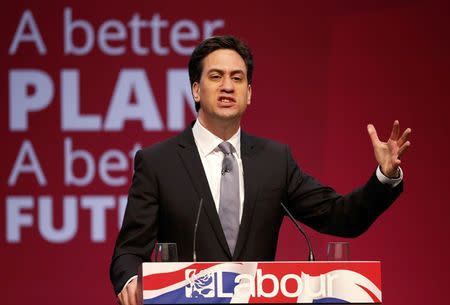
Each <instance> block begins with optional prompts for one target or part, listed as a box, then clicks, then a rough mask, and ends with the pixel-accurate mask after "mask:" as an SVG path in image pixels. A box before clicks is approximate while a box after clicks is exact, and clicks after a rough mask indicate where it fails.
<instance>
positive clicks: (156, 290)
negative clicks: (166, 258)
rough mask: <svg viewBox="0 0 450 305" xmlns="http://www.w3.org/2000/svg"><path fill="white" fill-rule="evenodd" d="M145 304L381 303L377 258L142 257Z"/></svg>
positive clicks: (143, 297) (141, 277)
mask: <svg viewBox="0 0 450 305" xmlns="http://www.w3.org/2000/svg"><path fill="white" fill-rule="evenodd" d="M139 280H140V282H139V284H140V285H142V299H143V304H192V303H194V304H195V303H197V304H201V303H333V304H336V303H381V268H380V262H361V261H360V262H356V261H355V262H210V263H205V262H202V263H144V264H142V270H141V273H140V277H139Z"/></svg>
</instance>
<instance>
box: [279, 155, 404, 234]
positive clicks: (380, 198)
mask: <svg viewBox="0 0 450 305" xmlns="http://www.w3.org/2000/svg"><path fill="white" fill-rule="evenodd" d="M286 151H287V177H286V179H287V195H286V196H287V203H288V205H289V207H290V209H291V211H292V212H293V213H294V215H295V217H296V218H297V219H298V220H300V221H301V222H303V223H305V224H306V225H308V226H309V227H311V228H313V229H315V230H317V231H319V232H321V233H326V234H331V235H336V236H342V237H356V236H358V235H360V234H362V233H364V232H365V231H366V230H367V229H368V228H369V226H370V225H371V224H372V223H373V222H374V221H375V220H376V219H377V217H378V216H380V215H381V214H382V213H383V212H384V211H385V210H386V209H387V208H388V207H389V206H390V205H391V204H392V203H393V202H394V201H395V199H396V198H397V197H398V196H399V195H400V193H401V192H402V191H403V182H401V183H400V184H399V185H398V186H396V187H394V188H393V187H391V186H388V185H384V184H382V183H381V182H380V181H379V180H378V178H377V177H376V174H375V171H374V172H373V174H372V176H371V177H370V179H369V181H367V183H366V184H365V185H363V186H362V187H360V188H357V189H355V190H354V191H352V192H351V193H349V194H346V195H340V194H338V193H336V191H335V190H334V189H332V188H331V187H328V186H324V185H322V184H321V183H319V182H318V181H317V180H316V179H314V178H313V177H311V176H309V175H308V174H307V173H305V172H303V171H302V170H301V169H299V167H298V166H297V164H296V162H295V161H294V159H293V158H292V155H291V152H290V151H289V149H288V148H286ZM344 178H345V177H344Z"/></svg>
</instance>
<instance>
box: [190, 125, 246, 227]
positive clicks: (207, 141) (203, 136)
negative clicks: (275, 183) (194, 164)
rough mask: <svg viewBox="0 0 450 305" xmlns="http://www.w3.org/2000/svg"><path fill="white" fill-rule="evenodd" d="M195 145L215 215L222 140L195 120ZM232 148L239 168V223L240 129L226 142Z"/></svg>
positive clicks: (241, 196)
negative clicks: (214, 207)
mask: <svg viewBox="0 0 450 305" xmlns="http://www.w3.org/2000/svg"><path fill="white" fill-rule="evenodd" d="M192 134H193V135H194V141H195V145H196V146H197V149H198V152H199V154H200V160H201V161H202V164H203V169H204V170H205V174H206V178H207V180H208V184H209V189H210V190H211V194H212V197H213V199H214V203H215V205H216V210H217V213H219V203H220V180H221V178H222V162H223V158H224V154H223V152H222V151H221V150H220V149H219V147H218V146H219V144H220V143H222V142H223V140H222V139H221V138H219V137H217V136H216V135H214V134H213V133H212V132H210V131H209V130H208V129H206V128H205V127H203V126H202V124H201V123H200V122H199V120H197V121H196V122H195V124H194V126H193V127H192ZM227 142H228V143H230V144H231V145H232V146H233V156H234V157H235V158H236V161H237V164H238V167H239V199H240V208H239V222H240V220H241V219H242V210H243V208H244V195H245V194H244V171H243V168H242V159H241V128H239V129H238V131H237V132H236V133H235V134H234V135H233V136H232V137H231V138H230V139H229V140H228V141H227Z"/></svg>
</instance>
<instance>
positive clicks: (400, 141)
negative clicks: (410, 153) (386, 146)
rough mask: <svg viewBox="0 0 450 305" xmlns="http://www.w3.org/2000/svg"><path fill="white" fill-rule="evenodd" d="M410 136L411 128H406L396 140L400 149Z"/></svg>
mask: <svg viewBox="0 0 450 305" xmlns="http://www.w3.org/2000/svg"><path fill="white" fill-rule="evenodd" d="M410 134H411V128H406V130H405V131H404V132H403V134H402V136H401V137H400V139H398V141H397V143H398V146H400V147H401V146H402V145H403V144H404V143H405V142H406V141H407V140H408V138H409V135H410Z"/></svg>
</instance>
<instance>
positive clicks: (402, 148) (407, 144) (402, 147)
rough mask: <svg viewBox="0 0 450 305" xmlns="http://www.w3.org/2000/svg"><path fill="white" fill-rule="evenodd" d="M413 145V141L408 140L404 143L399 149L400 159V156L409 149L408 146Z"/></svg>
mask: <svg viewBox="0 0 450 305" xmlns="http://www.w3.org/2000/svg"><path fill="white" fill-rule="evenodd" d="M410 146H411V142H409V141H406V142H405V144H403V145H402V146H401V147H400V148H399V150H398V158H399V159H400V157H401V156H402V155H403V154H404V153H405V152H406V150H407V149H408V147H410Z"/></svg>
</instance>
